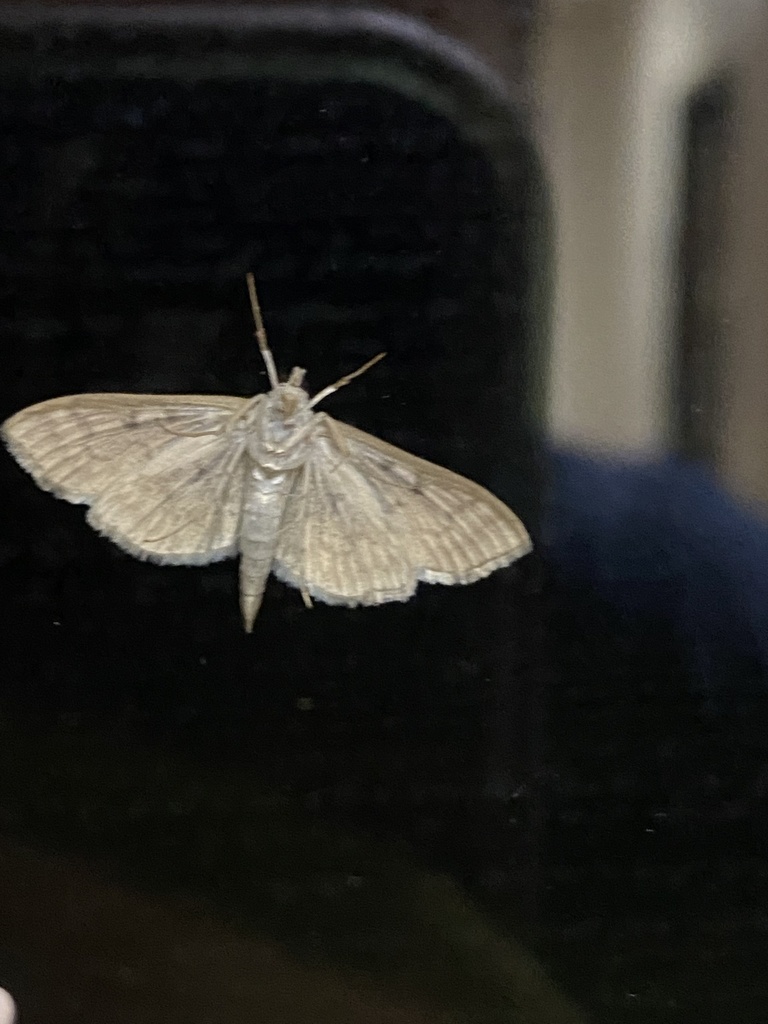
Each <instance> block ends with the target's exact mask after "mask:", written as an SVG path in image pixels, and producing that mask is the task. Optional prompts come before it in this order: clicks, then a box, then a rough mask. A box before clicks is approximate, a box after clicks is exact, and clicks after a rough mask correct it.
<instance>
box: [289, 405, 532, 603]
mask: <svg viewBox="0 0 768 1024" xmlns="http://www.w3.org/2000/svg"><path fill="white" fill-rule="evenodd" d="M530 549H531V542H530V538H529V536H528V533H527V531H526V530H525V527H524V526H523V524H522V523H521V522H520V520H519V519H518V518H517V516H516V515H515V514H514V513H513V512H512V511H511V510H510V509H508V508H507V507H506V505H504V504H503V503H502V502H501V501H499V500H498V498H496V497H495V496H494V495H492V494H491V493H490V492H489V491H487V490H485V489H484V488H482V487H480V486H479V485H478V484H475V483H473V482H472V481H471V480H467V479H466V478H464V477H462V476H459V475H458V474H456V473H452V472H451V471H449V470H447V469H444V468H442V467H440V466H436V465H434V464H432V463H430V462H427V461H425V460H424V459H419V458H417V457H416V456H414V455H411V454H409V453H407V452H404V451H402V450H400V449H399V448H396V447H394V446H393V445H389V444H387V443H386V442H384V441H380V440H379V439H378V438H375V437H373V436H371V435H368V434H365V433H364V432H362V431H360V430H356V429H355V428H353V427H349V426H347V425H346V424H342V423H337V422H335V421H331V423H330V425H329V422H328V419H326V420H325V421H324V423H323V425H322V426H321V427H320V428H319V429H318V431H317V433H316V435H315V436H314V437H313V439H312V444H311V455H310V457H309V459H308V461H307V463H306V465H305V467H304V469H303V470H302V473H301V474H300V475H298V476H297V480H296V484H295V488H294V492H293V494H292V495H291V498H290V499H289V502H288V505H287V507H286V512H285V516H284V520H283V524H282V528H281V532H280V539H279V541H278V548H277V554H276V563H275V573H276V575H277V576H278V577H280V578H281V579H284V580H286V581H287V582H290V583H293V584H294V585H296V586H303V587H305V588H306V589H307V590H308V592H309V593H310V594H311V595H312V596H314V597H316V598H318V599H320V600H323V601H326V602H327V603H331V604H345V605H356V604H363V605H373V604H383V603H385V602H388V601H406V600H408V598H409V597H411V596H412V595H413V593H414V591H415V589H416V586H417V584H418V582H419V581H424V582H429V583H443V584H448V585H451V584H467V583H472V582H474V581H475V580H479V579H482V578H483V577H485V576H488V575H489V574H490V573H492V572H493V571H494V570H496V569H499V568H502V567H503V566H506V565H509V564H510V563H511V562H513V561H515V560H516V559H518V558H521V557H522V556H523V555H525V554H527V553H528V551H530Z"/></svg>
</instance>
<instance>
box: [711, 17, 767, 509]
mask: <svg viewBox="0 0 768 1024" xmlns="http://www.w3.org/2000/svg"><path fill="white" fill-rule="evenodd" d="M766 8H768V5H766ZM739 72H740V73H739V85H740V88H739V94H738V104H737V107H736V112H735V118H734V125H733V141H732V152H731V159H730V164H729V167H728V183H729V189H728V208H727V221H726V225H727V231H726V237H725V242H724V249H725V251H724V254H723V266H724V276H725V281H724V289H723V292H724V294H723V306H724V317H723V336H724V354H725V366H724V370H725V374H724V381H723V441H722V446H721V456H720V469H721V472H722V474H723V475H724V476H725V477H726V479H727V480H728V481H729V483H730V484H731V486H732V488H733V489H734V490H736V491H737V492H738V493H740V494H742V495H744V496H746V497H748V498H751V499H756V500H758V501H760V502H761V503H763V504H764V505H766V506H768V9H767V10H766V17H765V19H764V21H763V24H762V26H761V27H760V30H759V31H756V32H755V33H753V35H752V37H751V38H750V42H749V45H748V48H747V52H746V55H745V59H744V60H742V61H741V63H740V67H739Z"/></svg>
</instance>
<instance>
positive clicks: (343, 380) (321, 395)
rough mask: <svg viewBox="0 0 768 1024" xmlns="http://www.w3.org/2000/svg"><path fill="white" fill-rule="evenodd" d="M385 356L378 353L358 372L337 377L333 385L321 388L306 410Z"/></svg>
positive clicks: (382, 353)
mask: <svg viewBox="0 0 768 1024" xmlns="http://www.w3.org/2000/svg"><path fill="white" fill-rule="evenodd" d="M386 354H387V353H386V352H379V354H378V355H377V356H374V357H373V359H369V360H368V362H367V363H364V364H363V365H362V366H361V367H360V369H359V370H353V372H352V373H345V374H344V376H343V377H339V379H338V380H337V381H336V383H335V384H329V385H328V387H327V388H323V390H322V391H318V392H317V394H316V395H315V397H314V398H313V399H312V400H311V402H310V403H309V405H308V407H307V408H309V409H311V408H312V406H313V405H317V403H318V402H322V400H323V399H324V398H327V397H328V395H332V394H333V393H334V391H338V390H339V388H343V387H345V386H346V385H347V384H349V382H350V381H351V380H354V379H355V377H359V376H360V374H361V373H365V371H366V370H370V368H371V367H372V366H374V365H375V364H376V363H378V362H379V361H380V360H381V359H383V358H384V356H385V355H386Z"/></svg>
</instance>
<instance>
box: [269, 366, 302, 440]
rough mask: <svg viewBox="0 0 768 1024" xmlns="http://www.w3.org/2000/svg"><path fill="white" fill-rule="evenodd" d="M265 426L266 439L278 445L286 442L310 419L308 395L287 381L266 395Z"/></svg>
mask: <svg viewBox="0 0 768 1024" xmlns="http://www.w3.org/2000/svg"><path fill="white" fill-rule="evenodd" d="M264 412H265V417H266V418H265V420H264V423H265V426H266V429H267V434H268V437H269V438H270V439H271V440H272V441H273V442H275V443H277V444H278V445H280V444H282V443H283V442H284V441H287V440H288V439H289V438H290V437H291V435H292V434H294V433H295V431H297V430H300V429H301V427H303V426H304V425H305V424H307V423H308V422H309V420H310V419H311V418H312V413H311V411H310V409H309V395H308V394H307V392H306V391H305V390H304V389H303V388H301V387H297V386H296V385H295V384H292V383H291V380H290V378H289V380H288V381H287V382H286V383H285V384H278V385H277V387H276V388H274V389H273V390H272V391H270V392H268V394H267V403H266V407H265V410H264Z"/></svg>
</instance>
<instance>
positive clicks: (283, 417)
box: [2, 274, 531, 633]
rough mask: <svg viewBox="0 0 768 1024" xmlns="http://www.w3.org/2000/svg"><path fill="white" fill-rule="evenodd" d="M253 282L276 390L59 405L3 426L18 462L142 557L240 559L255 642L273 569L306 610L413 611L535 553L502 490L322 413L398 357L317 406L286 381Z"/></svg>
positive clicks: (292, 379)
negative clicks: (421, 591) (422, 598)
mask: <svg viewBox="0 0 768 1024" xmlns="http://www.w3.org/2000/svg"><path fill="white" fill-rule="evenodd" d="M247 283H248V290H249V295H250V301H251V308H252V312H253V318H254V324H255V337H256V339H257V341H258V345H259V349H260V351H261V354H262V357H263V359H264V363H265V366H266V369H267V374H268V377H269V383H270V390H269V391H268V392H265V393H262V394H258V395H255V396H254V397H252V398H237V397H232V396H229V395H130V394H111V393H102V394H98V393H97V394H83V395H70V396H66V397H62V398H54V399H51V400H50V401H46V402H40V403H39V404H37V405H32V406H29V407H28V408H26V409H22V410H21V412H18V413H16V414H15V415H14V416H11V417H10V419H8V420H7V421H6V422H5V423H4V424H3V426H2V435H3V438H4V440H5V443H6V445H7V446H8V448H9V450H10V451H11V453H12V454H13V456H14V457H15V458H16V460H17V461H18V462H19V463H20V465H21V466H22V467H23V468H24V469H25V470H27V471H28V472H29V473H30V474H31V475H32V477H33V478H34V479H35V481H36V482H37V483H38V485H39V486H40V487H41V488H43V489H44V490H47V491H51V492H52V493H53V494H54V495H56V496H57V497H59V498H63V499H64V500H66V501H69V502H73V503H75V504H84V505H89V506H90V508H89V510H88V513H87V520H88V522H89V523H90V525H91V526H93V527H94V528H95V529H96V530H98V531H99V532H100V533H102V534H104V535H105V536H106V537H108V538H109V539H110V540H112V541H114V543H115V544H117V545H118V546H119V547H121V548H122V549H124V550H125V551H127V552H129V553H130V554H132V555H134V556H136V557H138V558H142V559H149V560H151V561H153V562H158V563H160V564H162V565H205V564H207V563H209V562H215V561H219V560H222V559H226V558H233V557H235V556H237V555H239V556H240V610H241V613H242V619H243V624H244V626H245V630H246V632H249V633H250V632H251V631H252V629H253V624H254V621H255V619H256V615H257V614H258V611H259V608H260V606H261V602H262V597H263V594H264V588H265V586H266V581H267V578H268V576H269V574H270V572H273V573H274V574H275V576H277V578H278V579H280V580H283V581H284V582H286V583H288V584H290V585H292V586H294V587H297V588H298V589H299V590H300V591H301V594H302V597H303V598H304V601H305V603H306V604H307V606H311V600H312V598H316V599H317V600H320V601H324V602H326V603H327V604H338V605H347V606H350V607H352V606H355V605H378V604H384V603H385V602H388V601H407V600H408V599H409V598H410V597H411V596H412V595H413V594H414V592H415V590H416V586H417V584H418V582H419V581H420V580H421V581H424V582H427V583H444V584H466V583H472V582H474V581H475V580H479V579H482V578H483V577H484V576H488V575H489V574H490V573H492V572H493V571H494V570H496V569H499V568H501V567H503V566H506V565H509V564H510V563H511V562H513V561H515V560H516V559H518V558H521V557H522V556H523V555H525V554H527V553H528V552H529V551H530V550H531V540H530V537H529V536H528V532H527V531H526V529H525V527H524V526H523V524H522V523H521V522H520V520H519V519H518V517H517V516H516V515H515V513H514V512H512V511H511V510H510V509H509V508H507V506H506V505H504V504H503V503H502V502H501V501H500V500H499V499H498V498H496V497H495V496H494V495H493V494H491V493H490V492H489V491H487V490H485V489H484V488H482V487H480V486H479V485H478V484H476V483H473V482H472V481H471V480H467V479H466V478H464V477H462V476H459V475H458V474H457V473H453V472H451V471H450V470H447V469H443V468H442V467H440V466H436V465H433V464H432V463H430V462H427V461H425V460H424V459H421V458H417V457H416V456H415V455H411V454H409V453H408V452H405V451H402V450H401V449H399V448H396V447H394V446H393V445H391V444H387V443H386V442H385V441H381V440H379V439H378V438H377V437H373V436H372V435H370V434H366V433H364V432H363V431H362V430H357V429H356V428H355V427H351V426H349V425H348V424H346V423H340V422H339V421H338V420H335V419H332V418H331V417H330V416H328V415H327V414H326V413H324V412H315V411H314V409H315V406H317V405H318V403H319V402H321V401H322V400H323V399H324V398H327V397H328V396H329V395H332V394H333V393H334V392H336V391H338V390H339V388H341V387H344V386H345V385H346V384H348V383H349V382H350V381H351V380H353V379H354V378H355V377H358V376H359V375H360V374H361V373H364V372H365V371H366V370H368V369H370V367H372V366H373V365H374V364H375V363H377V362H378V361H379V359H381V358H383V356H384V355H385V353H380V354H379V355H378V356H375V357H374V358H373V359H370V360H369V361H368V362H367V363H366V364H365V365H364V366H361V367H360V368H359V369H358V370H355V371H354V372H353V373H349V374H347V375H346V376H344V377H341V379H340V380H338V381H336V383H335V384H330V385H329V386H328V387H326V388H323V389H322V390H321V391H319V392H318V393H317V394H316V395H315V396H314V397H313V398H310V396H309V394H308V393H307V392H306V391H305V390H304V388H303V387H302V383H303V380H304V375H305V371H304V370H303V369H300V368H299V367H294V368H293V369H292V370H291V372H290V375H289V376H288V379H287V381H284V382H281V381H280V380H279V378H278V375H277V369H276V367H275V360H274V357H273V355H272V352H271V350H270V348H269V345H268V342H267V336H266V332H265V330H264V324H263V320H262V315H261V310H260V307H259V301H258V297H257V294H256V286H255V284H254V280H253V275H252V274H249V275H248V276H247Z"/></svg>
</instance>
